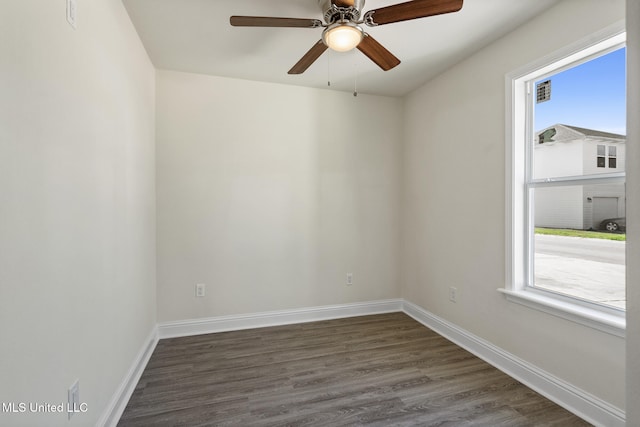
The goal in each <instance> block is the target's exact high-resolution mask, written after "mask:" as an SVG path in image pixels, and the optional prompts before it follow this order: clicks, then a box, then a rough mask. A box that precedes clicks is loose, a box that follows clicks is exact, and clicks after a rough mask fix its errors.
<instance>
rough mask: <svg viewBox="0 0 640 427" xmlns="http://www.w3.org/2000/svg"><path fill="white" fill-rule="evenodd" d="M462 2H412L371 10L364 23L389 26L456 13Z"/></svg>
mask: <svg viewBox="0 0 640 427" xmlns="http://www.w3.org/2000/svg"><path fill="white" fill-rule="evenodd" d="M462 1H463V0H413V1H408V2H405V3H398V4H394V5H391V6H387V7H382V8H380V9H373V10H370V11H368V12H367V13H366V14H365V23H366V24H367V25H369V26H375V25H384V24H391V23H393V22H400V21H408V20H410V19H417V18H426V17H427V16H433V15H442V14H443V13H451V12H457V11H459V10H460V9H462Z"/></svg>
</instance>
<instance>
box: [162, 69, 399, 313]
mask: <svg viewBox="0 0 640 427" xmlns="http://www.w3.org/2000/svg"><path fill="white" fill-rule="evenodd" d="M401 129H402V119H401V101H400V100H399V99H392V98H385V97H377V96H366V95H360V96H358V97H353V96H352V95H351V94H348V93H341V92H333V91H324V90H316V89H308V88H300V87H291V86H284V85H276V84H269V83H258V82H251V81H244V80H235V79H228V78H219V77H210V76H203V75H195V74H187V73H178V72H168V71H160V72H158V77H157V159H158V161H157V185H158V192H157V208H158V211H157V212H158V234H157V235H158V249H157V262H158V269H157V272H158V317H159V320H160V321H171V320H179V319H191V318H201V317H212V316H221V315H230V314H241V313H254V312H263V311H271V310H280V309H290V308H301V307H311V306H321V305H330V304H338V303H350V302H360V301H371V300H377V299H386V298H397V297H399V296H400V288H399V281H398V254H399V219H398V217H399V207H398V206H399V202H400V196H399V194H400V191H399V190H400V188H399V179H400V159H401V155H400V153H401V151H400V150H401V145H400V142H399V141H400V140H401V136H402V132H401ZM347 272H351V273H353V281H354V284H353V285H352V286H346V285H345V281H346V273H347ZM196 283H204V284H206V286H207V294H206V296H205V297H204V298H195V295H194V286H195V284H196Z"/></svg>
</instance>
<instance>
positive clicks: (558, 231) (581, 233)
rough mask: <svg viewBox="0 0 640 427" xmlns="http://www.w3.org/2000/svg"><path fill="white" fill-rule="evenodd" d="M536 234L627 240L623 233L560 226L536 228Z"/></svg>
mask: <svg viewBox="0 0 640 427" xmlns="http://www.w3.org/2000/svg"><path fill="white" fill-rule="evenodd" d="M536 234H550V235H552V236H569V237H586V238H587V239H606V240H621V241H625V240H627V235H626V234H625V233H605V232H602V231H586V230H568V229H562V228H537V227H536Z"/></svg>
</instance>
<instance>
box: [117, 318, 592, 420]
mask: <svg viewBox="0 0 640 427" xmlns="http://www.w3.org/2000/svg"><path fill="white" fill-rule="evenodd" d="M118 425H119V426H122V427H130V426H134V427H137V426H190V427H191V426H242V427H245V426H331V427H334V426H363V425H366V426H384V427H387V426H456V427H457V426H492V427H493V426H517V427H522V426H545V427H547V426H558V427H560V426H562V427H565V426H567V427H573V426H587V425H589V424H588V423H586V422H584V421H583V420H581V419H580V418H578V417H576V416H575V415H573V414H571V413H570V412H568V411H566V410H564V409H563V408H561V407H559V406H558V405H556V404H554V403H553V402H551V401H549V400H547V399H545V398H544V397H542V396H540V395H539V394H537V393H535V392H534V391H532V390H531V389H529V388H527V387H525V386H524V385H522V384H520V383H519V382H518V381H516V380H514V379H513V378H511V377H509V376H507V375H506V374H504V373H502V372H500V371H498V370H497V369H495V368H493V367H492V366H490V365H488V364H487V363H485V362H484V361H482V360H480V359H478V358H477V357H475V356H473V355H472V354H471V353H469V352H467V351H465V350H464V349H461V348H460V347H458V346H456V345H455V344H453V343H451V342H450V341H448V340H446V339H445V338H443V337H441V336H439V335H438V334H436V333H435V332H433V331H431V330H430V329H428V328H426V327H424V326H423V325H421V324H419V323H418V322H416V321H415V320H413V319H411V318H410V317H409V316H407V315H405V314H403V313H390V314H380V315H373V316H361V317H355V318H346V319H335V320H328V321H322V322H310V323H303V324H296V325H285V326H275V327H268V328H259V329H250V330H242V331H232V332H221V333H217V334H207V335H197V336H191V337H181V338H172V339H164V340H161V341H160V342H159V343H158V345H157V346H156V349H155V351H154V353H153V355H152V356H151V359H150V360H149V363H148V364H147V367H146V369H145V371H144V372H143V374H142V377H141V379H140V381H139V383H138V385H137V387H136V389H135V391H134V392H133V394H132V396H131V399H130V400H129V403H128V405H127V407H126V409H125V411H124V413H123V415H122V417H121V419H120V422H119V424H118Z"/></svg>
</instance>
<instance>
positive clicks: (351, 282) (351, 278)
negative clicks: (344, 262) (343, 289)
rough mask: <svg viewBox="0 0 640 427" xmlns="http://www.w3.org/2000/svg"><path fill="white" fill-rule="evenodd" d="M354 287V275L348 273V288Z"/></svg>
mask: <svg viewBox="0 0 640 427" xmlns="http://www.w3.org/2000/svg"><path fill="white" fill-rule="evenodd" d="M351 285H353V273H347V286H351Z"/></svg>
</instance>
